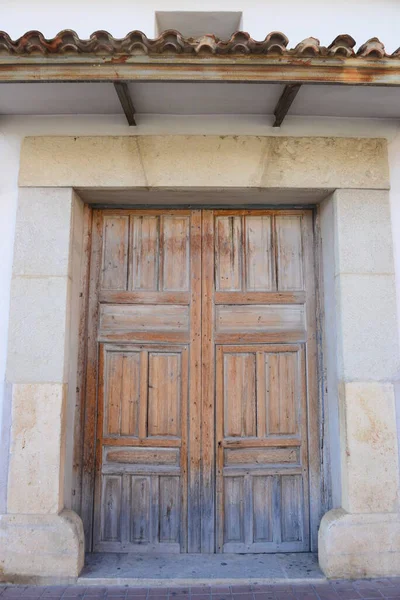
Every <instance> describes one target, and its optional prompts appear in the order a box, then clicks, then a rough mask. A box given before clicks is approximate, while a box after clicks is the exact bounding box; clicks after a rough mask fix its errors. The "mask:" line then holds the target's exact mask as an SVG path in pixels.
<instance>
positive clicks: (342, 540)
mask: <svg viewBox="0 0 400 600" xmlns="http://www.w3.org/2000/svg"><path fill="white" fill-rule="evenodd" d="M318 541H319V551H318V558H319V564H320V567H321V569H322V571H323V572H324V573H325V575H326V576H327V577H329V578H349V579H361V578H367V577H391V576H399V575H400V515H399V514H389V513H386V514H349V513H347V512H346V511H344V510H343V509H336V510H331V511H329V512H328V513H326V515H324V517H323V518H322V521H321V525H320V529H319V536H318Z"/></svg>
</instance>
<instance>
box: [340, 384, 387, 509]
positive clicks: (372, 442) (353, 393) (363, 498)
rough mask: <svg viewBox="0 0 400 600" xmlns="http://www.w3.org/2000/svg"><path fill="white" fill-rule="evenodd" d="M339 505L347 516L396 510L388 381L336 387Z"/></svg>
mask: <svg viewBox="0 0 400 600" xmlns="http://www.w3.org/2000/svg"><path fill="white" fill-rule="evenodd" d="M340 413H341V435H342V439H341V444H340V445H341V450H342V507H343V508H344V509H345V510H346V511H347V512H349V513H385V512H387V513H394V512H398V511H399V462H398V443H397V430H396V410H395V397H394V389H393V385H392V384H390V383H386V384H383V383H375V382H353V383H346V384H342V385H341V386H340Z"/></svg>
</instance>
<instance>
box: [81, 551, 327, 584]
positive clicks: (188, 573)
mask: <svg viewBox="0 0 400 600" xmlns="http://www.w3.org/2000/svg"><path fill="white" fill-rule="evenodd" d="M323 579H324V576H323V574H322V573H321V570H320V568H319V567H318V561H317V555H316V554H312V553H298V554H290V553H289V554H257V555H254V554H247V555H243V554H242V555H240V554H175V555H163V554H158V555H153V556H152V555H148V554H136V553H135V554H132V553H131V554H129V553H128V554H118V553H101V554H100V553H96V554H88V555H87V556H86V561H85V568H84V569H83V571H82V573H81V575H80V577H79V579H78V583H80V584H82V585H94V584H97V585H109V584H110V583H114V584H117V585H122V584H129V583H132V582H133V583H134V585H163V584H164V585H165V583H166V581H168V582H169V585H171V582H173V583H174V584H175V585H188V584H189V585H195V584H202V583H208V584H210V583H212V584H214V585H216V584H218V583H219V584H224V583H225V584H226V583H227V582H229V584H238V583H242V584H244V583H248V582H249V581H252V582H254V581H257V582H259V583H261V582H263V583H266V582H269V583H271V582H274V581H285V582H288V581H290V582H292V581H294V580H302V581H310V580H311V581H313V580H318V581H321V580H323Z"/></svg>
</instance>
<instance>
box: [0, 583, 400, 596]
mask: <svg viewBox="0 0 400 600" xmlns="http://www.w3.org/2000/svg"><path fill="white" fill-rule="evenodd" d="M39 598H40V599H41V600H60V599H62V600H78V599H79V600H80V599H82V598H83V599H87V600H97V599H99V598H101V599H110V600H359V599H360V598H365V599H371V600H376V599H379V598H388V599H390V600H400V578H395V579H374V580H361V581H329V582H328V581H321V582H318V583H315V584H298V585H286V584H285V585H281V584H276V585H257V584H254V585H233V586H197V587H188V588H183V587H181V588H178V587H171V588H166V587H156V588H137V587H132V586H110V587H98V586H87V587H85V586H78V585H69V586H40V587H39V586H6V585H3V586H0V600H19V599H21V600H38V599H39Z"/></svg>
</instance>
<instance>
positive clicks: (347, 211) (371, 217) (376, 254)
mask: <svg viewBox="0 0 400 600" xmlns="http://www.w3.org/2000/svg"><path fill="white" fill-rule="evenodd" d="M334 205H335V212H336V227H337V240H336V245H337V255H336V261H335V262H336V264H335V274H336V275H338V274H340V273H347V274H349V273H353V274H368V273H369V274H372V273H377V274H390V273H394V260H393V244H392V226H391V221H390V203H389V193H388V192H386V191H380V190H337V191H336V192H335V194H334Z"/></svg>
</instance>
